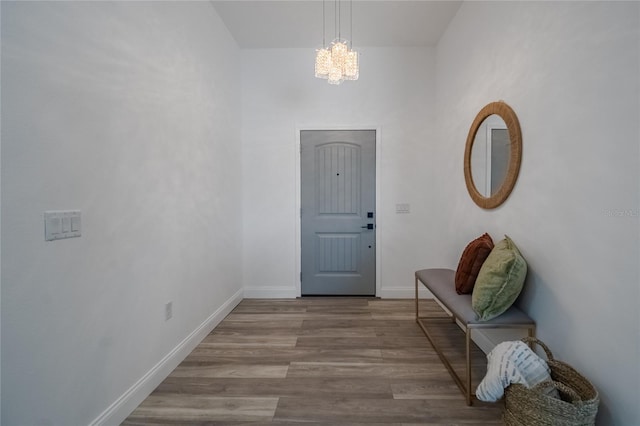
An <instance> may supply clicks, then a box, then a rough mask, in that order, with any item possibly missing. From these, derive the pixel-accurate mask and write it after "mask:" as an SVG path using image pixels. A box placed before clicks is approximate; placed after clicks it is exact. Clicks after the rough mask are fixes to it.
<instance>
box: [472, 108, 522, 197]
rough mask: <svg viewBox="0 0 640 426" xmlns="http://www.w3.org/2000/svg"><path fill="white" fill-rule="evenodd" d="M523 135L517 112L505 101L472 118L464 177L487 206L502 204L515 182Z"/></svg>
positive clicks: (473, 195)
mask: <svg viewBox="0 0 640 426" xmlns="http://www.w3.org/2000/svg"><path fill="white" fill-rule="evenodd" d="M521 158H522V134H521V131H520V123H519V122H518V117H517V116H516V114H515V112H513V110H512V109H511V107H509V105H507V104H506V103H504V102H502V101H501V102H492V103H490V104H488V105H487V106H485V107H484V108H482V109H481V110H480V112H479V113H478V115H477V116H476V119H475V120H474V121H473V124H472V125H471V128H470V129H469V135H468V136H467V144H466V147H465V152H464V178H465V182H466V184H467V190H468V191H469V195H471V198H472V199H473V201H474V202H475V203H476V204H477V205H478V206H480V207H482V208H484V209H492V208H495V207H498V206H499V205H500V204H502V203H503V202H504V201H505V200H506V199H507V197H508V196H509V194H510V193H511V191H512V190H513V187H514V185H515V183H516V179H517V178H518V171H519V170H520V161H521Z"/></svg>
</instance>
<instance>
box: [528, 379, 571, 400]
mask: <svg viewBox="0 0 640 426" xmlns="http://www.w3.org/2000/svg"><path fill="white" fill-rule="evenodd" d="M548 386H553V387H554V388H556V389H558V390H559V391H561V392H563V393H565V394H567V395H568V396H569V399H570V400H571V402H572V403H574V402H581V401H582V398H580V395H578V393H577V392H576V391H574V390H573V389H572V388H570V387H569V386H567V385H565V384H564V383H561V382H557V381H555V380H545V381H544V382H540V383H538V384H537V385H535V386H534V387H532V388H531V390H532V391H534V392H542V391H543V389H544V388H546V387H548Z"/></svg>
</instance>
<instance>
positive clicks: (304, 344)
mask: <svg viewBox="0 0 640 426" xmlns="http://www.w3.org/2000/svg"><path fill="white" fill-rule="evenodd" d="M423 305H424V307H423ZM436 312H441V313H442V315H444V312H443V311H442V310H441V309H440V307H439V306H438V305H437V304H436V303H435V302H433V301H431V300H425V301H423V302H421V314H427V313H429V314H433V313H436ZM414 315H415V314H414V302H413V301H412V300H387V299H385V300H381V299H374V298H302V299H296V300H274V299H269V300H259V299H245V300H243V301H242V302H241V303H240V304H239V305H238V306H237V307H236V308H235V309H234V310H233V312H232V313H231V314H229V315H228V316H227V317H226V318H225V319H224V321H222V322H221V323H220V324H219V325H218V326H217V327H216V328H215V329H214V330H213V331H212V332H211V333H210V334H209V335H208V336H207V337H206V338H205V339H204V340H203V341H202V343H200V345H199V346H198V347H197V348H196V349H195V350H194V351H193V352H192V353H191V354H190V355H189V356H188V357H187V358H186V359H185V360H184V361H183V362H182V363H181V364H180V365H179V366H178V367H177V368H176V369H175V370H174V371H173V372H172V373H171V375H169V377H167V378H166V379H165V380H164V382H162V384H160V386H158V388H157V389H156V390H155V391H154V392H153V393H152V394H151V395H150V396H149V397H148V398H147V399H146V400H145V401H144V402H143V403H142V404H140V406H139V407H138V408H137V409H136V410H135V411H134V412H133V413H132V414H131V415H130V416H129V417H128V418H127V419H126V420H125V422H124V423H123V425H150V424H180V425H193V424H207V425H241V424H252V425H262V424H264V425H273V424H288V425H291V424H301V423H312V424H315V425H358V424H363V425H365V424H366V425H501V424H502V410H503V404H502V403H495V404H487V403H482V402H478V401H474V405H473V406H471V407H467V406H466V405H465V401H464V398H463V396H462V394H461V393H460V391H459V390H458V388H457V387H456V385H455V383H454V382H453V380H452V379H451V376H450V375H449V373H448V372H447V370H446V368H445V367H444V366H443V365H442V363H441V362H440V360H439V359H438V356H437V354H436V353H435V351H434V350H433V348H432V347H431V345H430V344H429V342H428V341H427V339H426V337H425V336H424V334H422V331H421V330H420V328H419V327H418V325H417V324H416V323H415V319H414ZM433 329H434V330H435V332H434V334H436V336H438V338H439V339H441V341H442V343H441V347H442V348H444V350H445V353H446V354H447V356H448V357H450V358H449V359H451V360H452V364H454V367H455V368H456V370H457V371H459V372H460V374H463V372H464V371H463V369H464V337H463V334H462V332H461V331H460V329H459V328H458V327H457V326H456V325H455V324H453V323H446V322H445V323H443V324H438V325H437V326H435V327H434V328H433ZM474 363H475V365H476V366H478V368H476V369H475V371H474V372H473V373H474V387H475V386H477V384H478V383H479V381H480V380H481V379H482V377H483V376H484V373H485V367H486V357H485V355H484V354H483V353H482V352H481V351H480V350H479V349H478V348H477V347H474Z"/></svg>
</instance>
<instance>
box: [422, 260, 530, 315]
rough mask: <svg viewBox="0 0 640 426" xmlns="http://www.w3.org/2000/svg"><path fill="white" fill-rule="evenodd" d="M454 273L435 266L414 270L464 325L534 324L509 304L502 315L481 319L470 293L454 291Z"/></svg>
mask: <svg viewBox="0 0 640 426" xmlns="http://www.w3.org/2000/svg"><path fill="white" fill-rule="evenodd" d="M455 274H456V272H455V271H454V270H452V269H443V268H436V269H422V270H420V271H416V274H415V275H416V278H417V279H418V280H419V281H420V282H421V283H423V284H424V285H425V287H427V288H428V289H429V291H431V293H432V294H433V296H434V297H435V298H436V299H438V300H439V301H440V302H442V304H443V305H444V306H446V307H447V309H449V310H450V311H451V313H453V315H454V316H455V317H456V318H458V319H459V320H460V321H461V322H462V323H463V324H464V325H469V324H485V325H506V324H510V325H511V324H534V321H533V320H532V319H531V318H529V316H528V315H527V314H525V313H524V312H522V311H521V310H520V309H518V308H517V307H516V306H511V307H510V308H509V309H508V310H507V311H506V312H504V313H503V314H502V315H500V316H498V317H495V318H493V319H491V320H489V321H482V320H481V319H480V318H479V317H478V315H477V314H476V313H475V312H474V310H473V308H472V307H471V295H470V294H458V293H456V288H455V285H454V279H455Z"/></svg>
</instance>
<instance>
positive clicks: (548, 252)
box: [433, 2, 640, 426]
mask: <svg viewBox="0 0 640 426" xmlns="http://www.w3.org/2000/svg"><path fill="white" fill-rule="evenodd" d="M639 15H640V5H639V4H638V3H636V2H630V3H622V2H586V3H582V2H569V3H566V2H564V3H563V2H543V3H540V2H468V3H464V4H463V6H462V7H461V9H460V10H459V11H458V14H457V15H456V17H455V18H454V20H453V21H452V22H451V24H450V26H449V27H448V29H447V32H446V33H445V35H444V36H443V38H442V39H441V40H440V43H439V45H438V50H437V78H436V81H437V95H438V97H437V99H438V103H437V106H438V123H439V125H440V127H439V129H440V137H439V138H438V143H437V145H436V152H435V153H434V155H437V157H438V158H439V162H438V167H439V168H438V170H439V171H440V173H437V174H436V175H437V176H441V177H442V178H441V179H438V180H437V181H435V182H433V184H434V185H435V186H436V187H438V188H441V189H442V193H441V194H440V196H439V199H441V200H442V205H445V206H446V209H444V210H443V211H442V213H443V215H442V216H441V217H438V218H436V220H437V221H438V222H439V223H441V224H442V225H443V226H442V229H441V230H442V235H441V239H442V240H445V239H447V240H448V241H449V242H450V243H449V244H447V247H448V248H447V250H448V256H449V264H450V265H451V266H455V262H456V261H457V256H458V255H459V254H458V250H454V248H459V247H463V246H464V244H465V243H466V242H468V241H469V240H471V239H472V238H473V237H474V236H476V235H480V234H481V233H483V232H485V231H487V232H489V233H490V234H491V235H492V236H493V237H494V239H499V238H502V235H503V234H505V233H506V234H508V235H509V236H510V237H512V238H513V239H514V241H515V242H516V244H517V245H518V246H519V248H520V249H521V251H522V254H523V255H524V257H525V258H526V259H527V261H528V263H529V275H528V280H527V282H526V284H525V293H524V295H523V297H522V298H521V301H520V305H521V306H522V307H523V308H524V309H525V310H526V311H527V312H528V313H529V314H530V315H532V316H533V317H534V318H535V319H536V321H537V323H538V327H539V328H538V334H539V336H540V337H541V339H542V340H543V341H545V342H546V343H547V344H548V345H549V346H550V347H551V349H552V350H553V351H554V353H555V355H556V356H557V357H558V358H559V359H562V360H565V361H567V362H569V363H570V364H572V365H574V366H575V367H576V368H578V369H579V370H580V371H582V372H583V373H584V374H585V375H586V376H587V377H589V378H590V379H591V380H592V381H593V382H594V384H595V385H596V387H597V388H598V389H599V390H600V392H601V395H602V404H601V407H600V415H599V424H602V425H620V426H627V425H637V424H640V415H639V409H638V404H637V402H638V398H637V389H638V383H640V375H639V372H638V368H639V365H638V359H640V354H639V353H638V348H639V344H638V337H639V329H638V327H639V324H640V321H639V317H638V312H639V309H638V301H639V293H638V289H639V285H638V284H639V282H640V279H639V273H638V264H639V255H640V252H639V244H640V238H639V230H640V228H639V212H640V210H639V207H640V202H639V194H640V190H639V184H640V177H639V170H640V163H639V144H638V141H639V140H640V131H639V127H638V125H639V124H638V123H639V120H638V117H639V116H640V108H639V102H640V92H639V76H640V68H639V65H638V62H639V56H638V55H639V52H640V45H639V44H640V35H639ZM500 99H502V100H504V101H506V102H507V103H508V104H510V105H511V106H512V107H513V109H514V110H515V112H516V114H517V115H518V117H519V119H520V124H521V126H522V135H523V158H522V169H521V172H520V177H519V179H518V182H517V184H516V187H515V190H514V191H513V193H512V195H511V197H510V198H509V199H508V200H507V201H506V203H505V204H503V205H502V206H501V207H499V208H498V209H496V210H492V211H483V210H481V209H480V208H478V207H476V206H475V204H473V202H472V200H471V198H470V197H469V196H468V194H467V191H466V188H465V185H464V177H463V171H462V159H463V153H464V141H465V139H466V136H467V132H468V129H469V126H470V125H471V122H472V121H473V119H474V117H475V115H476V113H477V112H478V111H479V110H480V108H482V107H483V106H484V105H485V104H487V103H489V102H491V101H496V100H500Z"/></svg>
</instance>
